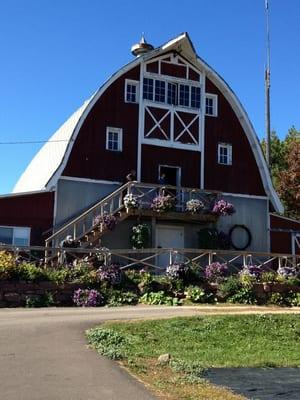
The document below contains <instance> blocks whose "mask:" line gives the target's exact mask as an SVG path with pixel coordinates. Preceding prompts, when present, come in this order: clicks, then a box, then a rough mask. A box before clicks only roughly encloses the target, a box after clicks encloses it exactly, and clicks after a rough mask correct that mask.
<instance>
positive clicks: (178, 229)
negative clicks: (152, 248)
mask: <svg viewBox="0 0 300 400" xmlns="http://www.w3.org/2000/svg"><path fill="white" fill-rule="evenodd" d="M156 247H157V248H168V249H170V248H171V249H183V248H184V227H183V226H172V225H168V226H167V225H157V226H156ZM171 259H172V262H173V263H174V262H181V261H182V256H181V255H180V254H178V255H177V256H176V255H174V254H173V255H172V257H170V252H166V253H164V254H162V255H160V256H159V257H158V259H157V263H158V265H159V266H160V267H167V266H168V265H169V264H170V261H171Z"/></svg>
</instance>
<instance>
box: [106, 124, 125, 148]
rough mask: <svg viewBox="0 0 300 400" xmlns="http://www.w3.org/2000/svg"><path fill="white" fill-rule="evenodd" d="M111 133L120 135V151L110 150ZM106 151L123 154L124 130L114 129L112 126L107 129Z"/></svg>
mask: <svg viewBox="0 0 300 400" xmlns="http://www.w3.org/2000/svg"><path fill="white" fill-rule="evenodd" d="M110 133H117V134H118V149H117V150H114V149H110V148H109V134H110ZM105 148H106V150H108V151H115V152H121V151H123V129H122V128H113V127H110V126H107V127H106V146H105Z"/></svg>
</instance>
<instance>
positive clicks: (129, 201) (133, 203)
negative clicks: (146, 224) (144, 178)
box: [124, 193, 140, 210]
mask: <svg viewBox="0 0 300 400" xmlns="http://www.w3.org/2000/svg"><path fill="white" fill-rule="evenodd" d="M124 206H125V208H126V209H127V210H136V209H137V208H139V206H140V203H139V200H138V197H137V196H135V195H133V194H132V193H128V194H126V196H125V197H124Z"/></svg>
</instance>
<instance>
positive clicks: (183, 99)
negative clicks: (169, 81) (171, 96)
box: [179, 85, 190, 107]
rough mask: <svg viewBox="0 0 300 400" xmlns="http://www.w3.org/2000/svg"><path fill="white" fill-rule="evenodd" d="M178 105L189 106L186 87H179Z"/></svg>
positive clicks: (188, 90) (188, 91)
mask: <svg viewBox="0 0 300 400" xmlns="http://www.w3.org/2000/svg"><path fill="white" fill-rule="evenodd" d="M179 104H180V105H181V106H185V107H189V105H190V87H189V86H188V85H180V87H179Z"/></svg>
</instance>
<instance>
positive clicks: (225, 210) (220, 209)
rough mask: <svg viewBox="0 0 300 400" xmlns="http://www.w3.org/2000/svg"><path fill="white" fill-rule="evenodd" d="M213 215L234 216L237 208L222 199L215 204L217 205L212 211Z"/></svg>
mask: <svg viewBox="0 0 300 400" xmlns="http://www.w3.org/2000/svg"><path fill="white" fill-rule="evenodd" d="M212 213H213V214H215V215H218V216H219V217H220V216H223V217H225V216H227V215H232V214H234V213H235V208H234V206H233V204H231V203H229V202H228V201H226V200H223V199H221V200H218V201H217V202H216V203H215V205H214V207H213V209H212Z"/></svg>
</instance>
